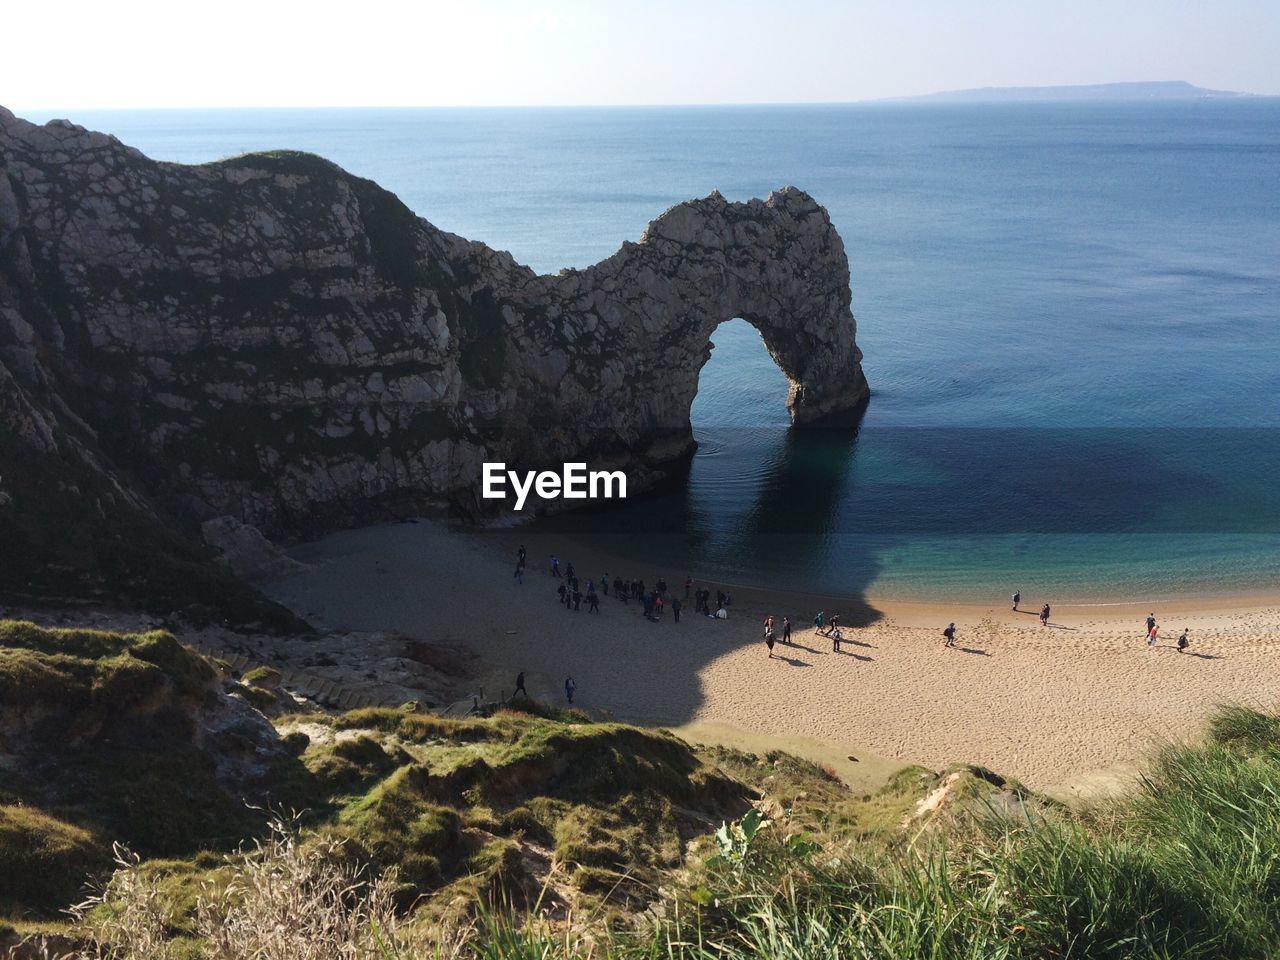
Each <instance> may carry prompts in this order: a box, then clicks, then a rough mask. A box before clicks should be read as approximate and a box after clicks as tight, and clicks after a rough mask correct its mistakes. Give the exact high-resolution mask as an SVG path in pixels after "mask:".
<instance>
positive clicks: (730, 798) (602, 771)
mask: <svg viewBox="0 0 1280 960" xmlns="http://www.w3.org/2000/svg"><path fill="white" fill-rule="evenodd" d="M556 713H557V711H554V710H552V709H549V708H540V707H538V706H537V705H531V706H530V708H529V712H523V711H522V712H516V711H504V712H500V713H498V714H497V715H495V716H493V717H490V718H485V719H478V718H456V719H454V718H442V717H438V716H434V715H431V714H425V713H418V712H415V711H403V710H390V709H382V708H372V709H366V710H357V711H352V712H350V713H347V714H343V715H340V716H336V717H307V718H301V719H299V720H298V721H296V722H298V723H299V724H301V725H311V724H321V725H324V726H327V727H328V728H329V729H330V730H331V731H332V737H331V738H325V739H323V740H321V739H320V738H317V739H318V740H319V741H320V742H315V743H313V744H312V745H311V746H310V747H309V748H308V750H307V751H306V752H305V753H304V755H303V762H304V764H305V765H306V766H307V768H308V770H309V771H310V772H311V773H312V775H313V776H314V777H316V779H317V780H318V781H319V782H320V783H321V784H322V785H323V787H324V790H325V792H326V793H327V794H328V795H329V796H331V797H334V798H336V803H337V807H338V810H337V816H336V819H335V820H334V822H333V826H332V829H333V830H335V831H336V832H337V834H338V835H339V836H341V837H343V838H344V839H345V840H346V841H347V842H348V844H349V846H350V849H351V850H352V851H353V853H354V854H355V855H356V856H358V857H359V858H361V859H364V860H367V861H368V862H370V863H372V864H373V865H374V867H375V868H377V869H379V870H386V869H389V868H392V867H394V868H395V869H396V870H397V872H398V875H399V877H400V879H401V881H402V882H403V883H404V884H405V885H406V889H407V890H411V891H412V892H413V893H414V894H415V895H419V894H422V893H430V892H431V891H439V893H438V894H437V896H436V897H435V898H434V899H435V900H436V901H437V902H442V903H443V902H448V901H450V900H457V899H459V898H461V899H463V900H466V901H469V902H471V901H474V900H475V899H476V898H477V897H479V898H480V899H482V900H483V899H485V897H487V896H489V895H491V894H496V893H497V892H498V891H499V890H501V891H502V895H503V896H508V897H514V898H517V899H520V898H526V899H527V898H532V897H536V896H537V894H538V890H539V889H540V887H541V884H542V883H543V882H544V880H545V877H543V876H539V875H537V872H536V870H535V871H531V870H530V868H529V866H528V861H527V857H526V854H528V853H529V852H530V851H532V852H533V853H534V859H538V858H544V859H545V858H549V857H554V858H555V859H556V860H557V861H558V862H559V863H560V864H561V865H562V867H561V869H562V870H563V872H564V875H565V877H566V878H567V879H568V881H569V883H570V885H571V886H573V887H574V888H576V889H577V890H578V891H579V892H580V893H581V894H583V895H585V896H588V897H590V898H592V899H593V900H595V901H603V900H609V901H610V902H611V903H613V904H615V905H616V904H620V903H631V902H633V901H635V898H636V897H639V896H643V895H644V893H645V892H646V891H648V890H650V889H651V888H652V887H653V885H656V883H657V882H658V881H659V880H660V878H661V876H662V875H663V872H664V871H668V870H671V869H674V868H676V867H678V866H679V865H680V863H681V860H682V858H683V849H684V845H685V843H686V842H687V841H688V840H689V839H691V838H692V837H693V836H694V835H696V834H698V833H702V832H706V831H707V830H708V829H710V828H711V827H713V826H714V824H715V823H717V822H719V819H720V818H723V817H726V816H729V817H732V816H738V815H740V814H741V813H742V812H743V811H744V810H745V809H746V805H747V802H748V800H749V799H750V798H751V796H752V795H753V793H752V791H751V789H750V788H749V787H747V786H746V785H744V784H743V783H741V782H739V781H737V780H735V779H733V778H731V777H729V776H726V775H725V774H724V773H723V772H721V771H720V770H718V769H717V768H715V767H714V766H712V765H709V764H707V763H706V762H705V761H703V760H702V759H701V758H700V757H699V756H698V755H697V753H696V752H695V751H694V750H693V748H691V747H690V746H689V745H688V744H686V743H684V742H682V741H680V740H678V739H676V738H675V737H673V736H671V735H670V734H667V733H661V732H655V731H647V730H640V729H637V728H634V727H628V726H624V725H621V724H596V723H589V722H586V721H585V718H584V717H582V715H580V714H577V713H576V712H572V711H569V712H566V713H565V715H564V716H565V719H555V718H553V716H551V715H554V714H556ZM539 714H548V715H547V716H540V715H539ZM282 729H288V727H287V726H285V727H282ZM635 902H638V901H635Z"/></svg>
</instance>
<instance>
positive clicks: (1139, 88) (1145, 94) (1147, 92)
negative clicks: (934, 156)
mask: <svg viewBox="0 0 1280 960" xmlns="http://www.w3.org/2000/svg"><path fill="white" fill-rule="evenodd" d="M1249 96H1252V94H1249V93H1238V92H1236V91H1232V90H1209V89H1207V88H1205V87H1197V86H1195V85H1194V84H1190V83H1187V81H1185V80H1152V81H1139V82H1130V83H1090V84H1080V85H1073V86H1062V87H974V88H972V89H968V90H944V91H942V92H941V93H925V94H921V95H919V96H913V97H889V98H887V99H888V100H892V101H893V102H895V103H903V102H917V103H918V102H924V101H933V102H947V103H1020V102H1045V101H1067V100H1207V99H1218V98H1225V97H1249Z"/></svg>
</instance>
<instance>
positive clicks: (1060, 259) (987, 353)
mask: <svg viewBox="0 0 1280 960" xmlns="http://www.w3.org/2000/svg"><path fill="white" fill-rule="evenodd" d="M54 115H62V116H69V118H70V119H72V120H74V121H75V122H77V123H81V124H84V125H85V126H88V127H90V128H93V129H99V130H104V131H107V132H109V133H113V134H115V135H116V136H118V137H119V138H120V139H121V140H123V141H125V142H126V143H129V144H132V145H134V146H136V147H138V148H140V149H141V150H143V151H144V152H145V153H147V154H149V155H150V156H152V157H155V158H158V159H163V160H172V161H180V162H187V163H199V162H204V161H209V160H215V159H219V158H223V157H228V156H232V155H236V154H240V153H244V152H247V151H254V150H267V149H281V148H287V149H295V150H306V151H311V152H314V153H318V154H321V155H323V156H325V157H328V158H329V159H331V160H333V161H335V162H337V163H338V164H340V165H341V166H343V167H345V168H346V169H347V170H350V171H351V172H353V173H356V174H359V175H361V176H364V177H369V178H371V179H373V180H376V181H377V182H378V183H380V184H382V185H383V186H384V187H386V188H388V189H390V190H392V191H394V192H395V193H396V194H397V195H399V197H400V198H401V199H402V200H403V201H404V202H405V203H406V204H408V206H409V207H411V208H412V209H413V210H414V211H416V212H417V213H418V214H420V215H421V216H423V217H425V218H426V219H428V220H430V221H431V222H432V223H434V224H436V225H437V226H438V227H441V228H443V229H445V230H449V231H452V232H455V233H458V234H462V235H464V236H467V237H470V238H473V239H478V240H482V241H484V242H486V243H488V244H490V245H491V246H493V247H496V248H499V249H504V250H509V251H510V252H511V253H512V254H513V255H514V256H515V257H516V259H518V260H520V261H522V262H524V263H527V264H529V265H530V266H531V267H533V268H534V269H535V270H537V271H539V272H554V271H557V270H559V269H560V268H562V267H582V266H585V265H587V264H590V263H592V262H594V261H597V260H599V259H602V258H604V257H606V256H608V255H609V254H611V253H612V252H614V251H615V250H616V249H617V248H618V246H619V244H620V243H621V242H622V241H624V240H636V239H638V238H639V236H640V234H641V232H642V231H643V230H644V227H645V225H646V224H647V223H648V222H649V221H650V220H652V219H653V218H655V217H656V216H657V215H658V214H660V213H661V212H662V211H663V210H664V209H666V208H667V207H669V206H671V205H672V204H675V203H678V202H680V201H682V200H685V199H687V198H690V197H699V196H704V195H706V194H708V193H710V192H711V191H712V190H719V191H720V192H721V193H723V194H724V195H725V196H726V197H728V198H730V199H745V198H748V197H755V196H766V195H767V194H768V193H769V192H770V191H771V190H773V189H776V188H778V187H781V186H783V185H786V184H794V185H796V186H798V187H801V188H803V189H804V190H807V191H808V192H809V193H810V194H812V195H813V196H814V197H815V198H816V199H817V200H818V202H820V203H822V204H823V205H824V206H825V207H826V208H827V210H828V211H829V212H830V215H831V218H832V220H833V222H834V223H835V225H836V227H837V228H838V230H839V231H840V234H841V236H842V237H843V238H844V243H845V247H846V250H847V252H848V257H849V266H850V272H851V280H852V293H853V311H854V314H855V316H856V318H857V322H858V333H857V339H858V343H859V345H860V346H861V348H862V350H863V352H864V354H865V359H864V369H865V371H866V376H867V379H868V381H869V382H870V385H871V389H872V397H871V400H870V403H869V404H868V406H867V408H866V410H865V412H864V413H863V414H861V415H860V416H850V417H848V418H846V419H845V420H844V421H842V422H838V423H836V424H833V425H830V426H828V427H825V428H822V429H814V430H792V429H791V428H790V427H789V425H788V418H787V413H786V409H785V397H786V382H785V380H784V379H783V377H782V374H781V373H780V372H779V371H778V369H777V368H776V367H775V366H774V364H773V362H772V360H771V359H770V358H769V356H768V354H767V353H766V351H765V349H764V345H763V343H762V342H761V340H760V337H759V335H758V334H757V332H756V331H755V329H754V328H753V327H751V326H750V325H748V324H747V323H746V322H745V321H743V320H741V319H737V318H731V317H726V318H724V322H723V323H722V325H721V326H720V327H719V328H718V329H717V330H716V332H715V334H714V336H713V342H714V345H715V346H714V350H713V351H712V355H711V359H710V361H709V362H708V363H707V365H706V366H705V367H704V368H703V370H702V372H701V374H700V380H699V390H698V395H697V398H696V400H695V402H694V405H693V411H692V421H693V425H694V431H695V436H696V438H697V440H698V443H699V446H698V450H697V453H696V454H695V456H694V458H693V460H692V462H691V463H690V464H689V466H688V468H687V470H682V471H679V472H678V473H677V475H676V476H675V477H674V478H673V480H672V482H671V483H670V484H668V485H667V486H666V487H665V488H663V489H662V490H661V491H660V492H658V493H655V494H652V495H649V496H635V497H632V498H631V499H629V500H628V501H626V503H625V504H622V505H620V506H614V507H611V508H609V509H601V510H594V511H588V512H585V513H580V514H574V515H569V516H559V517H555V518H547V519H542V520H539V521H536V523H537V524H539V525H542V526H545V527H546V528H547V529H548V530H549V531H555V530H562V531H564V532H565V533H566V535H571V536H579V537H600V538H602V540H609V541H611V542H617V538H618V535H619V534H620V533H623V534H625V535H626V538H627V540H626V542H627V544H628V546H629V549H630V550H632V551H633V553H635V554H636V556H637V557H638V558H640V559H638V560H637V564H638V565H639V564H651V565H652V566H653V567H654V568H655V572H665V573H666V575H667V576H668V578H669V579H670V578H671V577H672V576H675V577H677V578H682V577H683V575H685V574H686V573H690V574H693V575H695V576H697V577H698V578H700V579H716V580H718V581H721V582H725V583H744V584H753V585H764V586H775V587H785V588H789V589H795V590H804V591H810V592H815V593H819V592H839V593H842V594H846V595H858V596H866V597H870V598H876V597H884V598H896V599H917V600H926V599H927V600H955V601H971V602H986V601H991V602H1002V601H1003V600H1004V599H1005V598H1006V597H1008V596H1009V594H1011V593H1012V592H1014V591H1015V590H1017V591H1020V592H1021V593H1022V595H1023V597H1024V602H1027V603H1039V602H1042V601H1046V600H1048V601H1052V602H1053V603H1055V605H1069V604H1107V603H1118V602H1123V601H1138V600H1153V601H1154V600H1158V599H1162V598H1170V597H1189V596H1205V595H1228V594H1229V595H1244V594H1263V595H1265V594H1268V593H1270V594H1272V595H1280V482H1278V481H1280V99H1275V98H1239V99H1227V100H1192V101H1185V102H1121V103H1115V102H1108V103H1083V102H1081V103H1035V104H1030V103H1005V104H920V103H915V104H912V103H892V104H889V103H885V104H850V105H797V106H707V107H651V108H650V107H627V108H563V109H561V108H532V109H528V108H521V109H505V108H490V109H359V110H354V109H341V110H339V109H334V110H198V111H172V110H151V111H81V112H70V113H67V112H63V113H61V114H49V115H36V116H32V115H28V116H29V118H30V119H33V120H45V119H49V118H50V117H51V116H54ZM639 573H640V575H646V574H644V573H643V571H640V572H639Z"/></svg>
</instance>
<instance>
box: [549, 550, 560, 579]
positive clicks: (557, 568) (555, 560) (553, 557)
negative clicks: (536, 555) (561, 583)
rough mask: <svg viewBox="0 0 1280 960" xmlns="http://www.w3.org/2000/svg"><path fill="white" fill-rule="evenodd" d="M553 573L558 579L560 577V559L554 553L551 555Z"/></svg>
mask: <svg viewBox="0 0 1280 960" xmlns="http://www.w3.org/2000/svg"><path fill="white" fill-rule="evenodd" d="M551 575H552V576H553V577H556V578H557V579H559V577H560V559H559V558H558V557H557V556H556V555H555V554H554V553H553V554H552V555H551Z"/></svg>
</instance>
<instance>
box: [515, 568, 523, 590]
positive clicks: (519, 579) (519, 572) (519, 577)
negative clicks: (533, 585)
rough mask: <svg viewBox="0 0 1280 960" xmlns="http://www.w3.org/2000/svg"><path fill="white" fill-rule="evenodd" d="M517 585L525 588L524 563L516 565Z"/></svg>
mask: <svg viewBox="0 0 1280 960" xmlns="http://www.w3.org/2000/svg"><path fill="white" fill-rule="evenodd" d="M516 583H517V584H518V585H519V586H524V564H523V563H520V564H517V565H516Z"/></svg>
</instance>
